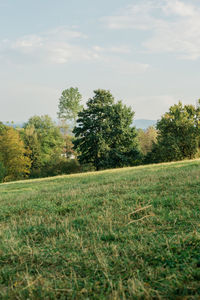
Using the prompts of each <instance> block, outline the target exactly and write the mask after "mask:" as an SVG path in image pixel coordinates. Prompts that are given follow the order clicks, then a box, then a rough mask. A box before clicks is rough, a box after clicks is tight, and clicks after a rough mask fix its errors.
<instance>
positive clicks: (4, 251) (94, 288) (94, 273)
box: [0, 160, 200, 299]
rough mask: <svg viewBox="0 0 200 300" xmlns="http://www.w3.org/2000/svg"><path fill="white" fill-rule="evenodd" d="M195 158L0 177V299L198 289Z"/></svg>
mask: <svg viewBox="0 0 200 300" xmlns="http://www.w3.org/2000/svg"><path fill="white" fill-rule="evenodd" d="M199 217H200V160H194V161H184V162H177V163H169V164H160V165H150V166H140V167H135V168H124V169H116V170H109V171H102V172H98V173H95V172H93V173H88V174H78V175H69V176H60V177H54V178H47V179H40V180H39V179H37V180H28V181H21V182H14V183H8V184H1V185H0V299H152V298H154V299H160V298H161V299H183V298H184V297H185V298H184V299H199V297H200V286H199V281H200V251H199V249H200V222H199V220H200V218H199Z"/></svg>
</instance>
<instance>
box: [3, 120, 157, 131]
mask: <svg viewBox="0 0 200 300" xmlns="http://www.w3.org/2000/svg"><path fill="white" fill-rule="evenodd" d="M55 122H57V121H55ZM156 122H157V121H156V120H147V119H137V120H134V121H133V125H134V126H135V127H136V128H138V129H139V128H141V129H147V128H148V127H149V126H154V125H156ZM4 124H5V125H9V126H12V127H14V128H16V127H23V125H24V122H16V123H11V122H10V123H4Z"/></svg>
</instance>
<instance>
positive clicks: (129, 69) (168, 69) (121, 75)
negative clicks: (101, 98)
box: [0, 0, 200, 122]
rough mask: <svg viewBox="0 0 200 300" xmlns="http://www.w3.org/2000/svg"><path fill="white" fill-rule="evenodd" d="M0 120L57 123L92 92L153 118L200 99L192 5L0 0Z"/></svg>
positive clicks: (198, 5) (199, 35) (175, 0)
mask: <svg viewBox="0 0 200 300" xmlns="http://www.w3.org/2000/svg"><path fill="white" fill-rule="evenodd" d="M0 66H1V68H0V81H1V84H0V105H1V109H0V121H12V120H13V121H15V122H18V121H26V120H27V119H28V118H29V117H31V116H33V115H35V114H37V115H42V114H49V115H50V116H51V117H53V118H56V112H57V106H58V100H59V97H60V95H61V92H62V90H63V89H66V88H68V87H71V86H73V87H78V88H79V90H80V92H81V94H82V95H83V103H85V102H86V101H87V99H88V98H89V97H92V96H93V90H95V89H97V88H103V89H109V90H110V91H111V92H112V94H113V95H114V97H115V99H116V100H123V102H124V103H125V104H127V105H129V106H131V107H132V108H133V110H134V111H135V118H136V119H139V118H146V119H158V118H159V117H160V116H161V115H162V114H163V113H164V112H165V111H167V110H168V108H169V107H170V106H171V105H173V104H174V103H177V102H178V101H179V100H181V101H183V103H191V104H195V101H196V100H197V99H198V98H200V84H199V82H200V71H199V70H200V1H199V0H188V1H187V0H129V1H128V0H109V1H108V0H107V1H105V0H102V1H95V0H93V1H92V0H84V1H83V0H73V1H71V0H57V1H55V0H54V1H53V0H42V1H41V0H34V1H33V0H0Z"/></svg>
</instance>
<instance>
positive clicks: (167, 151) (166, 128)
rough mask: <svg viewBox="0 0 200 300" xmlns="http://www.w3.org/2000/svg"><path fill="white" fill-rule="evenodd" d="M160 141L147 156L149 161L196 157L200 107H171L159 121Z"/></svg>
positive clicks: (199, 144)
mask: <svg viewBox="0 0 200 300" xmlns="http://www.w3.org/2000/svg"><path fill="white" fill-rule="evenodd" d="M157 129H158V137H157V140H158V142H157V143H155V144H154V146H153V149H152V152H151V153H149V154H148V155H147V157H146V161H148V162H165V161H176V160H182V159H186V158H190V159H191V158H194V157H195V156H196V155H197V153H198V151H199V147H200V108H195V107H194V106H193V105H185V106H183V105H182V103H181V102H179V103H178V104H176V105H174V106H172V107H170V109H169V112H167V113H165V114H164V115H163V117H162V118H161V120H160V121H158V123H157Z"/></svg>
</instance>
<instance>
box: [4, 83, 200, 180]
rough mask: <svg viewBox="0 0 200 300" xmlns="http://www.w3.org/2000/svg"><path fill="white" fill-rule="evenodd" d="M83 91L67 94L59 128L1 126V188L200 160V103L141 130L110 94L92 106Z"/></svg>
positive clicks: (41, 123)
mask: <svg viewBox="0 0 200 300" xmlns="http://www.w3.org/2000/svg"><path fill="white" fill-rule="evenodd" d="M81 101H82V96H81V94H80V93H79V91H78V88H69V89H66V90H64V91H63V92H62V95H61V97H60V99H59V105H58V120H59V122H58V123H55V122H54V121H53V120H52V119H51V118H50V117H49V116H48V115H44V116H33V117H31V118H30V119H29V120H28V121H27V122H26V123H25V124H24V125H23V127H22V128H13V127H12V126H8V125H5V124H3V123H0V182H7V181H12V180H19V179H25V178H40V177H47V176H55V175H61V174H70V173H76V172H84V171H89V170H102V169H108V168H116V167H125V166H135V165H140V164H149V163H160V162H168V161H176V160H183V159H192V158H195V157H200V100H199V102H198V104H199V105H197V107H195V106H193V105H183V104H182V103H181V102H179V103H178V104H175V105H173V106H171V107H170V109H169V111H168V112H166V113H165V114H164V115H163V116H162V117H161V119H160V120H159V121H158V122H157V124H156V126H155V127H149V128H148V129H147V130H142V129H139V130H137V129H136V128H135V127H134V126H133V125H132V124H133V119H134V114H135V113H134V112H133V110H132V109H131V107H127V106H126V105H124V104H123V102H122V101H117V102H116V101H115V99H114V97H113V95H112V94H111V92H110V91H107V90H101V89H99V90H95V91H94V96H93V98H90V99H89V100H88V101H87V103H86V106H85V107H83V105H82V104H81Z"/></svg>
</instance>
